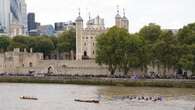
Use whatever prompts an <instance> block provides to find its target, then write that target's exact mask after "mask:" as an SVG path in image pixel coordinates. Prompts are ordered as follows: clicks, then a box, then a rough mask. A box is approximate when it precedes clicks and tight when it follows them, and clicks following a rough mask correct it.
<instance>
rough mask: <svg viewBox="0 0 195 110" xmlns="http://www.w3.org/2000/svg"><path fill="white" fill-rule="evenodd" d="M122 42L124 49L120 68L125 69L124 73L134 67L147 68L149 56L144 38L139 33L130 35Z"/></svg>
mask: <svg viewBox="0 0 195 110" xmlns="http://www.w3.org/2000/svg"><path fill="white" fill-rule="evenodd" d="M123 37H125V36H123ZM121 43H122V44H121V45H123V46H122V47H120V48H121V49H122V51H121V55H120V56H121V58H120V59H121V60H120V68H119V69H122V70H123V73H124V75H127V73H128V72H129V70H130V69H132V68H141V69H147V64H148V60H147V59H148V58H147V57H148V56H147V50H146V48H145V41H144V39H142V38H141V37H139V36H138V35H130V36H127V37H126V38H125V39H124V41H123V42H121Z"/></svg>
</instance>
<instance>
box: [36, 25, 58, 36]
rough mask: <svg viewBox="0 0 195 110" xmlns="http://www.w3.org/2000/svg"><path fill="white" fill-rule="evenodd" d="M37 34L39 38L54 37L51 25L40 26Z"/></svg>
mask: <svg viewBox="0 0 195 110" xmlns="http://www.w3.org/2000/svg"><path fill="white" fill-rule="evenodd" d="M38 32H39V34H40V35H41V36H44V35H45V36H54V32H55V30H54V28H53V26H52V25H42V26H39V27H38Z"/></svg>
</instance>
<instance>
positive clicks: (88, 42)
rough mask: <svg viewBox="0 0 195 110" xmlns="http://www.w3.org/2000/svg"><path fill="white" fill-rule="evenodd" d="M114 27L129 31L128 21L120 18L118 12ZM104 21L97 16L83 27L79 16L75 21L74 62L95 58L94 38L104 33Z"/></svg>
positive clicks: (124, 17) (125, 18)
mask: <svg viewBox="0 0 195 110" xmlns="http://www.w3.org/2000/svg"><path fill="white" fill-rule="evenodd" d="M115 26H117V27H120V28H125V29H127V30H129V20H128V19H127V17H126V16H125V12H124V16H123V17H121V16H120V14H119V10H117V14H116V16H115ZM107 30H108V28H105V25H104V19H103V18H100V17H99V16H97V17H96V18H94V19H90V18H89V20H88V21H87V23H86V27H85V28H84V26H83V19H82V17H81V16H80V12H79V16H78V17H77V19H76V60H83V59H94V58H95V56H96V37H98V36H99V35H100V34H102V33H104V32H106V31H107Z"/></svg>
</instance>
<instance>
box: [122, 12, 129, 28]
mask: <svg viewBox="0 0 195 110" xmlns="http://www.w3.org/2000/svg"><path fill="white" fill-rule="evenodd" d="M121 27H123V28H125V29H127V30H129V20H128V19H127V17H126V16H125V9H123V17H122V19H121Z"/></svg>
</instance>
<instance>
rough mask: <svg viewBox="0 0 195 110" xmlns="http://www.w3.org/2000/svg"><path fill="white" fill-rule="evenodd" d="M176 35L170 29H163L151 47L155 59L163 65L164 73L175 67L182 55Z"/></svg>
mask: <svg viewBox="0 0 195 110" xmlns="http://www.w3.org/2000/svg"><path fill="white" fill-rule="evenodd" d="M180 50H181V49H180V47H179V45H178V43H177V39H176V37H175V36H174V35H173V33H172V32H171V31H163V32H162V33H161V35H160V38H159V40H158V41H157V42H156V43H155V45H154V47H153V51H154V56H155V60H156V61H158V63H159V64H160V65H162V66H163V67H164V73H163V74H164V75H165V74H166V72H167V70H169V69H176V66H177V63H178V61H179V59H180V57H181V55H182V52H181V51H180Z"/></svg>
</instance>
